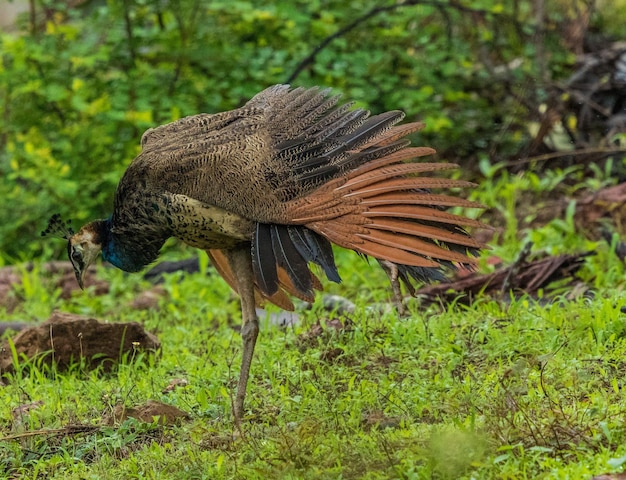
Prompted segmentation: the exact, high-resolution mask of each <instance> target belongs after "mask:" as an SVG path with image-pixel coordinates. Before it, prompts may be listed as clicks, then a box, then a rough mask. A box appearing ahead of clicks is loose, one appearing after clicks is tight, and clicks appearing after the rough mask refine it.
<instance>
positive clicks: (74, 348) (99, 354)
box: [0, 312, 160, 373]
mask: <svg viewBox="0 0 626 480" xmlns="http://www.w3.org/2000/svg"><path fill="white" fill-rule="evenodd" d="M13 343H14V345H15V349H16V350H17V354H18V356H19V357H20V358H22V357H23V356H26V357H27V358H28V359H33V358H35V357H37V356H43V362H44V363H45V364H51V363H52V362H54V363H55V364H56V365H57V367H58V368H59V369H65V368H67V367H68V366H69V365H70V364H72V363H73V362H78V361H80V359H81V358H83V359H85V361H86V362H85V363H86V365H87V366H88V367H92V368H93V367H96V366H98V365H103V366H104V367H105V369H110V368H111V367H112V366H113V365H114V364H116V363H117V362H118V361H119V360H120V358H122V357H124V356H126V354H128V357H131V356H132V354H133V352H135V351H137V350H140V351H155V350H157V349H158V348H159V347H160V343H159V340H158V339H157V338H156V336H154V335H153V334H151V333H149V332H147V331H146V330H144V328H143V327H142V326H141V325H140V324H139V323H136V322H133V323H104V322H100V321H98V320H96V319H95V318H86V317H81V316H79V315H74V314H71V313H62V312H54V313H53V314H52V316H51V317H50V319H48V320H47V321H46V322H44V323H43V324H41V325H37V326H35V327H31V328H27V329H25V330H22V331H21V332H20V333H19V334H17V335H16V336H15V337H13ZM12 371H14V365H13V359H12V355H11V350H10V348H9V344H8V341H5V342H3V343H2V344H0V373H7V372H12Z"/></svg>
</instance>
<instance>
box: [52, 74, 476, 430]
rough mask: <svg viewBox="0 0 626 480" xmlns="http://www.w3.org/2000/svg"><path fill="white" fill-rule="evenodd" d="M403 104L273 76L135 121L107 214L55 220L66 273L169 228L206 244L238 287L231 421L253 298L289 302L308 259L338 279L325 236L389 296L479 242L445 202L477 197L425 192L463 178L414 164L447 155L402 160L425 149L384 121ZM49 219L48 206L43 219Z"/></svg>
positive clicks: (135, 261)
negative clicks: (237, 96)
mask: <svg viewBox="0 0 626 480" xmlns="http://www.w3.org/2000/svg"><path fill="white" fill-rule="evenodd" d="M403 117H404V114H403V113H402V112H401V111H390V112H386V113H382V114H380V115H374V116H370V114H369V112H368V111H366V110H363V109H361V108H353V106H352V104H351V103H345V104H340V103H339V96H337V95H331V94H330V92H329V91H328V90H322V89H319V88H308V89H305V88H293V89H292V88H290V87H289V86H288V85H275V86H273V87H270V88H267V89H266V90H264V91H262V92H260V93H259V94H257V95H256V96H254V97H253V98H252V99H251V100H250V101H248V102H247V103H246V104H245V105H244V106H243V107H241V108H238V109H235V110H232V111H229V112H223V113H217V114H199V115H194V116H190V117H187V118H183V119H181V120H178V121H176V122H173V123H170V124H167V125H163V126H160V127H157V128H154V129H149V130H148V131H146V132H145V133H144V135H143V137H142V138H141V146H142V151H141V153H140V154H139V155H138V156H137V157H136V158H135V160H133V162H132V163H131V164H130V166H129V167H128V169H127V170H126V172H125V173H124V175H123V177H122V179H121V181H120V183H119V185H118V187H117V191H116V192H115V200H114V208H113V214H112V215H111V216H110V217H109V218H107V219H104V220H96V221H93V222H91V223H88V224H86V225H85V226H83V227H82V228H81V229H80V230H79V231H78V232H76V233H75V234H73V233H71V232H68V231H67V229H66V235H65V237H66V238H67V239H68V247H67V248H68V255H69V258H70V260H71V262H72V264H73V266H74V270H75V273H76V279H77V280H78V283H79V285H80V286H81V288H82V286H83V276H84V274H85V272H86V270H87V267H89V265H90V264H92V263H93V262H94V261H95V260H96V257H97V256H98V255H99V254H100V253H102V257H103V259H104V260H106V261H107V262H109V263H111V264H113V265H114V266H116V267H118V268H120V269H122V270H125V271H127V272H136V271H139V270H141V269H142V268H143V267H145V266H146V265H148V264H149V263H151V262H153V261H154V260H156V258H157V256H158V255H159V250H160V248H161V247H162V245H163V243H164V242H165V241H166V240H167V239H168V238H169V237H176V238H178V239H180V240H182V241H183V242H185V243H187V244H189V245H191V246H193V247H197V248H199V249H202V250H206V251H207V253H208V255H209V257H210V260H211V262H212V264H213V265H214V266H215V268H216V269H217V271H218V272H219V273H220V274H221V276H222V277H223V278H224V279H225V280H226V281H227V282H228V283H229V284H230V286H231V287H232V288H233V289H234V290H235V291H236V292H237V293H238V294H239V296H240V297H241V311H242V322H243V323H242V329H241V336H242V339H243V354H242V363H241V370H240V377H239V381H238V384H237V393H236V396H235V401H234V405H233V414H234V418H235V421H236V422H237V423H239V422H240V421H241V419H242V417H243V415H244V400H245V394H246V386H247V383H248V376H249V372H250V364H251V361H252V356H253V352H254V347H255V344H256V340H257V336H258V332H259V326H258V318H257V314H256V311H255V307H256V306H257V305H261V304H263V303H266V302H270V303H273V304H276V305H278V306H279V307H281V308H283V309H289V310H291V309H293V303H292V301H291V300H290V295H291V296H294V297H297V298H300V299H302V300H306V301H308V302H312V301H313V299H314V291H315V290H320V289H321V288H322V286H321V282H320V280H319V279H318V278H317V276H316V275H315V274H314V273H313V272H312V271H311V270H310V268H309V267H310V264H316V265H318V266H319V267H320V268H321V270H322V271H323V272H324V273H325V275H326V277H327V278H328V279H329V280H331V281H333V282H340V276H339V272H338V271H337V267H336V265H335V261H334V257H333V250H332V248H331V244H335V245H338V246H340V247H343V248H347V249H351V250H355V251H356V252H358V253H359V254H361V255H364V256H370V257H373V258H375V259H377V260H378V261H379V263H380V264H381V265H382V266H383V267H384V268H385V269H386V270H387V272H388V274H389V275H390V278H391V280H392V285H393V286H394V292H395V293H396V296H397V294H398V293H399V292H400V286H399V280H401V281H402V282H403V283H405V284H406V285H410V283H411V281H412V280H418V281H427V280H430V279H437V278H440V277H441V272H442V270H445V269H447V268H454V267H455V266H458V265H466V266H471V265H473V264H474V259H473V255H474V254H475V252H476V251H477V250H478V249H480V248H482V247H483V245H482V244H481V243H480V242H478V241H476V240H475V239H473V238H472V237H471V236H470V235H469V234H468V233H467V232H466V231H465V227H473V226H480V225H481V224H480V223H479V222H478V221H476V220H472V219H469V218H465V217H463V216H459V215H455V214H452V213H449V212H447V211H446V209H447V207H481V205H479V204H477V203H475V202H471V201H468V200H465V199H461V198H457V197H455V196H451V195H447V194H444V193H440V192H439V189H442V188H456V187H467V186H471V185H472V184H470V183H468V182H464V181H461V180H451V179H446V178H438V177H432V176H428V175H425V174H428V173H430V172H438V171H441V170H448V169H451V168H455V167H456V165H451V164H447V163H426V162H421V163H418V162H406V160H409V159H413V158H416V157H422V156H425V155H429V154H432V153H434V150H432V149H430V148H425V147H410V146H409V144H410V142H409V140H407V139H406V136H407V135H408V134H410V133H412V132H415V131H417V130H419V129H420V128H422V126H423V125H422V124H421V123H407V124H402V125H396V124H397V123H398V122H400V121H401V120H402V119H403ZM59 225H61V226H62V225H64V222H63V221H61V220H60V218H59V217H58V216H55V217H54V219H52V220H51V222H50V225H49V227H48V229H47V231H51V230H54V229H55V228H58V227H59Z"/></svg>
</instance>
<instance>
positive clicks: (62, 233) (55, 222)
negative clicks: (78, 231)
mask: <svg viewBox="0 0 626 480" xmlns="http://www.w3.org/2000/svg"><path fill="white" fill-rule="evenodd" d="M71 223H72V221H71V220H63V219H62V218H61V214H60V213H55V214H54V215H52V216H51V217H50V220H48V226H47V227H46V229H45V230H44V231H42V232H41V236H42V237H45V236H49V235H52V236H55V237H59V238H64V239H65V240H69V239H70V237H71V236H72V235H74V230H73V229H72V227H71V226H70V224H71Z"/></svg>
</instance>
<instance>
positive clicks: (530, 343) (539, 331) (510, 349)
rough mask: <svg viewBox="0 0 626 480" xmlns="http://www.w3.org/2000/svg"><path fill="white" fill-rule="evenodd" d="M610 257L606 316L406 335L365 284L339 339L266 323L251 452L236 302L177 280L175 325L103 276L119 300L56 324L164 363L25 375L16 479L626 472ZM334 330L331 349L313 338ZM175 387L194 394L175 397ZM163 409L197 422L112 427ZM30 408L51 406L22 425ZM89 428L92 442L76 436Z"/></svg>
mask: <svg viewBox="0 0 626 480" xmlns="http://www.w3.org/2000/svg"><path fill="white" fill-rule="evenodd" d="M599 256H603V258H601V259H598V261H597V262H595V260H594V261H593V262H591V263H589V264H588V265H587V266H586V267H585V268H586V269H587V270H588V272H587V273H588V274H589V275H591V276H596V277H598V278H599V280H598V283H597V285H596V287H597V294H596V295H595V297H594V298H581V299H579V300H577V301H565V300H564V301H556V302H546V301H543V302H542V303H538V302H535V301H533V300H530V299H526V298H521V299H511V301H510V302H506V303H500V302H496V301H492V300H488V299H483V300H481V301H479V302H478V303H477V304H475V305H474V306H472V307H463V306H449V307H447V308H443V309H442V308H440V307H438V306H432V307H430V308H428V309H426V308H424V307H420V306H419V305H417V303H414V304H411V305H410V309H411V310H412V313H411V315H410V317H409V318H405V319H402V320H400V319H398V318H397V317H396V316H395V314H394V313H392V312H391V313H386V314H380V313H375V312H374V311H373V310H372V309H371V306H370V302H369V300H368V299H369V298H384V297H385V296H388V295H389V291H388V288H387V285H386V282H381V281H380V278H378V276H376V275H370V276H368V275H365V274H364V275H363V276H355V277H347V279H346V282H345V285H343V286H342V287H341V288H342V291H343V292H344V293H345V295H346V296H347V297H348V298H350V299H352V300H355V301H356V303H357V306H356V311H355V312H354V314H352V315H351V316H350V318H349V319H346V318H342V319H341V320H342V322H344V323H345V324H346V325H347V328H345V329H339V330H338V329H335V328H332V327H329V326H326V325H327V323H326V322H327V321H328V320H327V317H326V315H327V314H325V313H324V312H322V311H320V310H309V311H300V312H299V314H300V316H301V317H300V318H301V323H300V324H298V325H296V326H293V327H289V328H286V329H282V328H278V327H277V326H275V325H272V324H271V322H269V321H267V320H265V319H263V320H262V326H261V330H262V333H261V336H260V338H259V343H258V346H257V352H256V358H255V361H254V363H253V366H252V377H251V383H250V386H249V388H250V390H249V392H248V403H247V409H248V410H247V411H248V418H247V420H246V422H245V435H244V436H241V435H239V434H238V432H237V431H236V430H235V429H234V426H233V424H232V420H231V416H230V408H231V407H230V406H231V396H232V395H233V393H234V386H235V383H236V381H235V380H236V375H237V365H238V362H239V354H240V341H241V339H240V336H239V333H238V332H237V331H235V330H234V329H233V328H231V326H230V325H228V324H227V323H229V322H226V321H224V319H231V318H235V322H238V317H239V312H238V310H239V304H238V302H237V301H236V299H235V296H234V295H233V294H232V293H231V292H230V290H229V288H228V286H227V285H226V284H225V283H224V282H222V281H217V280H214V279H207V277H206V273H199V274H195V275H186V276H184V277H183V276H180V275H177V274H175V275H170V276H167V277H166V279H165V283H164V288H165V289H166V291H167V292H168V295H169V297H168V298H167V300H164V301H163V302H162V303H161V308H160V310H158V311H140V312H138V311H136V310H135V309H134V308H133V307H132V306H131V302H132V300H133V299H134V297H135V296H136V295H137V292H139V291H141V290H143V289H146V288H147V284H145V282H139V281H136V280H132V279H133V277H128V276H122V275H119V274H118V273H117V272H115V271H113V270H112V269H100V271H99V275H100V276H104V277H106V278H107V279H108V280H109V281H110V282H111V291H110V293H109V294H108V295H104V296H102V297H92V296H90V295H89V294H88V292H87V293H78V294H76V295H75V296H74V297H73V298H70V299H67V300H61V299H58V298H57V300H56V301H55V305H56V307H57V308H61V309H63V310H65V311H75V312H81V313H84V314H88V315H97V316H99V317H101V318H107V319H111V320H113V319H115V320H128V321H131V320H132V321H140V322H142V323H144V324H145V325H146V327H147V328H148V329H149V330H151V331H156V332H158V334H159V338H160V339H161V342H162V351H161V355H160V356H159V357H157V358H155V357H143V356H140V357H139V358H135V359H134V361H132V362H131V361H130V358H128V359H126V360H125V361H123V363H122V364H121V365H120V366H119V367H118V368H117V369H115V370H114V371H113V372H111V373H108V374H103V372H102V371H95V372H92V371H88V370H87V369H86V368H84V366H81V365H76V366H75V367H74V368H73V369H71V370H70V371H68V372H58V371H56V370H55V369H50V368H47V367H45V366H43V365H41V363H40V362H38V361H37V360H35V361H28V360H26V359H18V358H16V359H15V363H16V365H18V371H17V372H16V373H15V374H14V375H12V376H11V377H10V378H8V379H7V381H6V383H7V385H6V386H4V387H2V390H1V392H2V395H3V396H2V398H3V402H2V403H1V404H0V476H2V475H5V476H7V477H9V478H15V477H19V478H38V476H39V478H42V477H45V478H76V479H79V478H102V479H108V478H120V477H123V478H181V479H183V478H216V479H219V478H311V479H313V478H339V477H341V478H416V479H419V478H446V479H447V478H451V479H452V478H454V479H456V478H459V479H463V478H467V479H470V478H510V479H513V478H515V479H517V478H529V479H531V478H555V479H556V478H591V477H592V476H593V475H597V474H599V473H602V472H606V471H619V469H621V468H623V463H624V460H623V458H624V456H625V455H626V448H625V447H624V445H625V444H626V443H625V442H626V428H624V425H623V421H622V419H623V415H624V409H625V406H623V404H624V399H623V394H622V392H621V388H620V383H621V381H622V378H623V374H622V372H623V367H624V361H623V359H624V355H626V341H625V339H626V324H624V322H623V313H621V311H620V306H621V305H623V304H624V293H623V291H622V290H621V289H619V288H615V285H616V284H618V281H621V282H622V283H623V278H624V277H623V273H624V272H623V265H622V266H621V267H618V265H621V264H620V262H619V261H618V260H617V258H615V255H614V253H612V252H611V251H610V250H609V249H605V250H601V249H599ZM340 257H341V258H340V259H339V260H340V262H341V263H342V266H343V267H344V269H345V270H346V271H361V272H368V271H370V270H368V269H366V268H364V263H363V260H362V259H361V258H358V257H357V256H356V255H348V254H343V255H341V256H340ZM607 266H608V267H607ZM619 268H621V270H619ZM604 270H613V274H611V275H605V276H602V272H603V271H604ZM371 271H372V273H373V272H374V271H375V269H372V270H371ZM33 288H34V287H30V289H31V290H32V291H34V290H33ZM37 289H45V286H38V287H37ZM328 290H330V292H331V293H335V292H336V291H337V290H338V289H335V287H334V286H330V285H329V288H328ZM54 294H55V292H54V291H51V290H49V291H48V292H47V298H49V297H52V296H54ZM47 298H44V300H43V301H42V303H43V304H44V306H46V308H47V305H48V300H47ZM37 303H38V298H37V297H35V296H33V297H29V301H28V304H29V305H24V306H23V307H21V308H20V309H18V310H17V311H16V312H14V313H13V314H12V315H5V316H7V317H9V318H12V317H13V318H22V316H23V315H24V311H32V312H36V311H42V312H43V311H44V310H45V308H36V305H35V304H37ZM318 303H319V302H318ZM318 321H320V322H321V325H322V326H324V329H323V332H322V334H321V335H311V334H310V333H311V331H312V329H313V328H312V327H313V325H314V324H315V323H316V322H318ZM335 322H336V320H335ZM172 379H184V380H186V381H187V385H186V386H180V387H178V388H176V389H174V390H171V391H166V390H165V387H167V385H168V384H169V382H170V381H171V380H172ZM148 399H153V400H160V401H163V402H166V403H169V404H172V405H175V406H177V407H178V408H181V409H183V410H185V411H187V412H189V413H190V415H191V420H188V421H184V422H182V423H181V424H180V425H178V426H171V427H164V426H160V425H157V424H150V423H148V424H142V423H139V422H136V421H134V420H129V421H126V422H123V423H121V424H117V425H112V426H110V425H106V424H104V419H105V418H106V417H107V415H108V414H110V412H111V411H112V410H113V408H114V407H115V406H116V405H119V404H123V405H126V406H135V405H137V404H140V403H143V402H145V401H146V400H148ZM25 404H26V405H28V404H35V406H34V407H33V408H32V409H30V410H25V411H22V412H21V413H19V412H20V410H19V408H18V407H20V406H23V405H25ZM77 424H82V425H88V426H91V427H93V430H91V429H90V430H88V431H84V432H79V433H75V432H74V433H72V432H71V430H67V431H66V430H63V428H64V427H67V426H68V425H69V426H71V425H77ZM55 429H59V430H58V431H55ZM22 434H23V436H22ZM6 437H9V438H6Z"/></svg>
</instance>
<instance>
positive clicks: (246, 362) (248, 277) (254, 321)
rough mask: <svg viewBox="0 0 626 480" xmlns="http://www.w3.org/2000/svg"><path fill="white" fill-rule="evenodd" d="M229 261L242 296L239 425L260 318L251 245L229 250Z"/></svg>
mask: <svg viewBox="0 0 626 480" xmlns="http://www.w3.org/2000/svg"><path fill="white" fill-rule="evenodd" d="M228 261H229V263H230V266H231V268H232V271H233V273H234V274H235V278H236V279H237V286H238V293H239V296H240V297H241V320H242V325H241V338H242V340H243V353H242V358H241V370H240V372H239V382H238V383H237V394H236V396H235V404H234V406H233V415H234V417H235V423H236V424H237V425H239V424H240V423H241V419H242V418H243V403H244V400H245V399H246V387H247V385H248V376H249V374H250V364H251V363H252V356H253V354H254V346H255V344H256V339H257V336H258V335H259V319H258V317H257V315H256V309H255V302H254V276H253V272H252V259H251V254H250V246H249V245H248V246H247V247H238V248H235V249H233V250H229V251H228Z"/></svg>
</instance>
